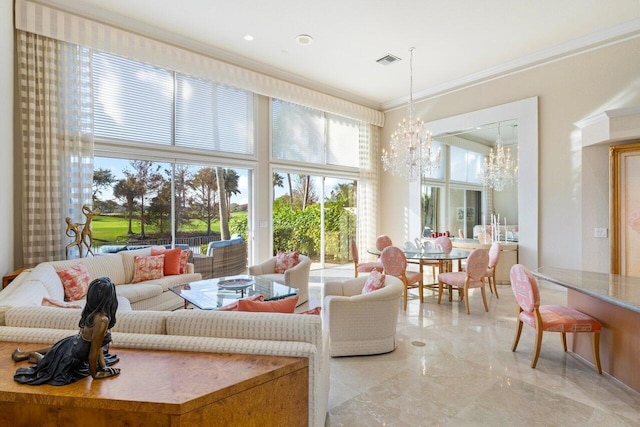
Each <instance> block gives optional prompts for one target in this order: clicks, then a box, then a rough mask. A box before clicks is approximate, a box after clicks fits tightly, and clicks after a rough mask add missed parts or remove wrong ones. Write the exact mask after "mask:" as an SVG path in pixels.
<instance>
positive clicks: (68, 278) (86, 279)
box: [58, 264, 91, 301]
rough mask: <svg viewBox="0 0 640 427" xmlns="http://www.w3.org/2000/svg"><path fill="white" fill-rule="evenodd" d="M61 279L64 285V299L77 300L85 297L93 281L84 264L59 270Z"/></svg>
mask: <svg viewBox="0 0 640 427" xmlns="http://www.w3.org/2000/svg"><path fill="white" fill-rule="evenodd" d="M58 276H60V281H61V282H62V286H63V287H64V299H65V300H66V301H77V300H79V299H82V298H84V296H85V295H86V294H87V289H89V283H91V277H90V276H89V272H88V271H87V268H86V267H85V266H84V265H83V264H76V265H73V266H71V267H68V268H65V269H62V270H59V271H58Z"/></svg>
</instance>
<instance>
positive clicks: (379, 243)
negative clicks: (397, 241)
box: [376, 234, 393, 252]
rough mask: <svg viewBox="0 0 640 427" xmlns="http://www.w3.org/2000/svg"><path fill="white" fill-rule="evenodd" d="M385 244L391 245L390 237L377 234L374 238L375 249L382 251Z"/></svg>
mask: <svg viewBox="0 0 640 427" xmlns="http://www.w3.org/2000/svg"><path fill="white" fill-rule="evenodd" d="M387 246H393V242H392V241H391V237H389V236H386V235H384V234H383V235H381V236H378V238H377V239H376V249H377V250H379V251H380V252H382V251H383V250H384V248H386V247H387Z"/></svg>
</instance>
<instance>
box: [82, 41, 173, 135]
mask: <svg viewBox="0 0 640 427" xmlns="http://www.w3.org/2000/svg"><path fill="white" fill-rule="evenodd" d="M93 89H94V132H95V136H96V138H103V139H107V140H120V141H133V142H147V143H155V144H165V145H169V144H171V140H172V123H173V120H172V117H173V74H172V73H171V72H170V71H167V70H163V69H161V68H157V67H153V66H151V65H147V64H143V63H141V62H137V61H131V60H128V59H125V58H121V57H118V56H115V55H111V54H108V53H105V52H99V51H95V52H94V54H93Z"/></svg>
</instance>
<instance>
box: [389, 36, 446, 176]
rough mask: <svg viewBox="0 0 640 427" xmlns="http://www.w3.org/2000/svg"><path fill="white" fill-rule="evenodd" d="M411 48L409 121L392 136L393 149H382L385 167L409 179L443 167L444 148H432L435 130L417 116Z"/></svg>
mask: <svg viewBox="0 0 640 427" xmlns="http://www.w3.org/2000/svg"><path fill="white" fill-rule="evenodd" d="M414 49H415V48H413V47H412V48H410V49H409V52H411V57H410V60H409V67H410V76H411V78H410V88H409V120H408V121H407V120H406V119H402V122H401V123H399V124H398V129H396V131H395V132H394V133H393V134H392V135H391V141H390V142H389V152H387V151H386V150H384V149H383V150H382V166H383V168H384V170H385V171H388V172H390V173H391V174H392V175H397V176H401V177H402V178H404V179H406V180H407V181H409V182H411V181H415V180H416V179H418V178H419V177H420V175H421V174H422V173H428V174H429V173H431V171H432V170H434V169H437V168H438V167H439V166H440V149H438V150H437V151H435V152H434V150H433V148H432V147H431V138H432V135H431V132H429V131H428V130H426V129H424V122H423V121H422V120H421V119H418V118H414V117H413V115H414V112H415V110H414V107H413V50H414Z"/></svg>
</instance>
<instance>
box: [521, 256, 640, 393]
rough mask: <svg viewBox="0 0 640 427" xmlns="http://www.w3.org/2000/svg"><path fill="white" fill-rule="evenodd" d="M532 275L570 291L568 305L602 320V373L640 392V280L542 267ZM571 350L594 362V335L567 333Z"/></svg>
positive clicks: (637, 278)
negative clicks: (592, 337) (639, 363)
mask: <svg viewBox="0 0 640 427" xmlns="http://www.w3.org/2000/svg"><path fill="white" fill-rule="evenodd" d="M532 274H533V275H534V276H535V277H537V278H538V279H542V280H546V281H549V282H551V283H554V284H556V285H560V286H563V287H565V288H567V304H568V305H569V306H570V307H573V308H575V309H577V310H580V311H582V312H583V313H586V314H588V315H590V316H593V317H594V318H596V319H598V320H599V321H600V323H601V324H602V331H601V333H600V362H601V364H602V370H603V371H604V372H606V373H608V374H609V375H611V376H612V377H614V378H616V379H618V380H620V381H621V382H623V383H624V384H626V385H628V386H629V387H631V388H633V389H634V390H636V391H639V392H640V370H639V369H638V361H639V360H640V277H629V276H620V275H617V274H607V273H594V272H588V271H581V270H568V269H562V268H553V267H541V268H539V269H537V270H535V271H532ZM567 336H568V337H569V340H568V343H567V345H568V346H569V348H570V350H571V351H573V352H574V353H575V354H577V355H579V356H580V357H582V358H583V359H585V360H587V361H589V362H591V363H593V357H592V355H591V334H567Z"/></svg>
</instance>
